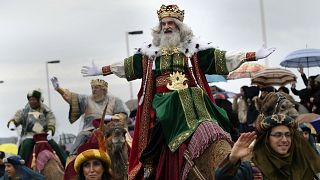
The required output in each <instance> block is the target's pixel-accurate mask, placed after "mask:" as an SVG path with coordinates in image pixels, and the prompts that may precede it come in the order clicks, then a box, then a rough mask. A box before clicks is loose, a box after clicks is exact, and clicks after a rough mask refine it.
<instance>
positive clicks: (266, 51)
mask: <svg viewBox="0 0 320 180" xmlns="http://www.w3.org/2000/svg"><path fill="white" fill-rule="evenodd" d="M275 50H276V48H267V47H266V45H265V44H263V45H262V47H261V48H260V49H258V50H257V52H256V59H263V58H266V57H268V56H269V55H270V54H271V53H273V52H274V51H275Z"/></svg>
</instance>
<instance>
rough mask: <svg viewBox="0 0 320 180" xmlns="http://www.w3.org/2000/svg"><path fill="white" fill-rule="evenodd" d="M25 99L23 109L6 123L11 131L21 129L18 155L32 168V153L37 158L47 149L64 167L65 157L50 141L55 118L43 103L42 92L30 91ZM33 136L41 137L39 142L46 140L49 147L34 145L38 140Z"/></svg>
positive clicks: (33, 160) (53, 142) (56, 145)
mask: <svg viewBox="0 0 320 180" xmlns="http://www.w3.org/2000/svg"><path fill="white" fill-rule="evenodd" d="M27 99H28V103H27V104H26V105H25V107H24V108H23V109H21V110H18V111H17V112H16V113H15V115H14V117H13V118H12V119H11V120H9V122H8V123H7V127H8V128H9V129H10V130H12V131H13V130H16V127H17V126H21V127H22V130H21V135H20V145H19V150H18V154H19V155H20V156H21V157H22V159H24V160H25V161H26V165H27V166H28V167H33V166H34V165H35V164H34V162H35V157H33V153H35V151H36V156H37V153H38V152H40V151H41V150H44V149H48V148H49V149H50V151H52V152H53V150H54V151H55V153H56V154H57V155H58V157H59V160H60V161H61V164H62V165H64V164H65V162H66V157H67V156H66V154H65V153H64V151H63V150H62V149H61V148H60V146H59V145H58V144H57V143H56V142H55V141H54V140H53V139H52V136H53V135H54V133H55V130H56V118H55V116H54V114H53V112H52V111H51V109H50V108H49V107H48V106H47V105H45V104H44V103H43V96H42V92H41V91H40V89H35V90H32V91H30V92H29V93H28V94H27ZM35 136H37V137H40V136H41V141H42V140H43V141H46V140H48V143H49V145H48V146H46V145H45V146H46V147H44V146H42V144H43V143H40V144H38V143H36V141H38V138H35ZM44 136H45V137H44ZM46 144H47V143H46ZM36 145H39V146H41V147H39V148H37V149H36V150H35V149H34V146H36ZM34 150H35V151H34Z"/></svg>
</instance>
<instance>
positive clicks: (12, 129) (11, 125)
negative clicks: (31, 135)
mask: <svg viewBox="0 0 320 180" xmlns="http://www.w3.org/2000/svg"><path fill="white" fill-rule="evenodd" d="M8 128H9V129H10V130H11V131H14V130H16V129H17V127H16V125H15V124H14V123H13V122H11V123H10V124H9V127H8Z"/></svg>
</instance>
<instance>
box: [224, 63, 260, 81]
mask: <svg viewBox="0 0 320 180" xmlns="http://www.w3.org/2000/svg"><path fill="white" fill-rule="evenodd" d="M264 69H265V66H263V65H261V64H258V63H252V62H248V63H244V64H242V65H241V66H240V67H239V68H238V69H236V70H234V71H232V72H230V73H229V75H228V77H227V79H230V80H231V79H240V78H251V77H252V76H254V75H255V74H256V73H258V72H260V71H262V70H264Z"/></svg>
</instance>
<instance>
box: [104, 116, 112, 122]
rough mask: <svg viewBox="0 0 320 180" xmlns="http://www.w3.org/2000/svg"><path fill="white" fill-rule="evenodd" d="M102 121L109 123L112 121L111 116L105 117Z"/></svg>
mask: <svg viewBox="0 0 320 180" xmlns="http://www.w3.org/2000/svg"><path fill="white" fill-rule="evenodd" d="M104 120H105V121H111V120H112V116H110V115H106V116H105V117H104Z"/></svg>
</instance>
